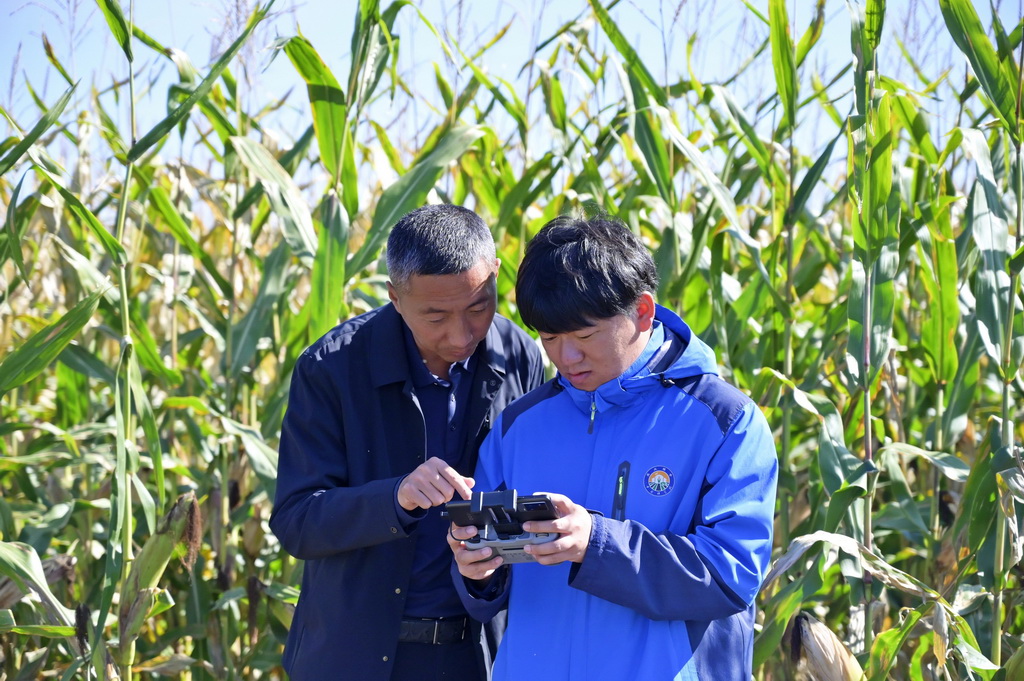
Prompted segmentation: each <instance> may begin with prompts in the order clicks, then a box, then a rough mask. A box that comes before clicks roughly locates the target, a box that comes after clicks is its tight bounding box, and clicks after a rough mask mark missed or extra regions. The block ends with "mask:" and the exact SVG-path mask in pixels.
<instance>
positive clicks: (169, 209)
mask: <svg viewBox="0 0 1024 681" xmlns="http://www.w3.org/2000/svg"><path fill="white" fill-rule="evenodd" d="M149 200H150V203H152V205H153V207H154V208H155V209H156V211H157V213H158V214H159V215H160V217H162V218H163V220H162V221H155V222H156V224H157V226H158V227H166V228H167V230H168V231H169V232H170V233H171V236H173V237H174V239H175V240H176V241H177V242H178V243H179V244H181V245H182V246H183V247H184V248H185V250H186V251H188V253H189V255H191V256H192V257H193V258H195V259H196V260H198V261H199V262H201V263H202V264H203V272H204V273H205V274H206V275H208V276H209V277H211V278H212V279H213V280H214V281H215V282H216V283H217V287H218V288H219V289H220V293H221V295H223V296H225V297H227V296H230V295H232V288H231V284H229V283H228V281H227V279H225V278H224V277H223V275H221V273H220V272H219V271H218V269H217V265H216V263H214V262H213V256H211V255H210V253H209V252H208V251H207V250H206V249H204V248H203V247H202V246H200V245H199V242H197V241H196V240H195V238H194V237H193V236H192V231H191V230H190V229H189V226H188V225H187V224H185V220H184V219H183V218H182V217H181V213H179V212H178V209H177V208H175V207H174V204H172V203H171V199H170V197H169V196H167V192H166V191H165V190H164V188H163V187H161V186H159V185H157V186H154V187H151V188H150V190H149Z"/></svg>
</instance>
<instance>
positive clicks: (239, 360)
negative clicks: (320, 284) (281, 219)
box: [226, 243, 288, 376]
mask: <svg viewBox="0 0 1024 681" xmlns="http://www.w3.org/2000/svg"><path fill="white" fill-rule="evenodd" d="M287 274H288V249H287V247H286V246H285V244H283V243H282V244H280V245H278V247H277V248H275V249H274V250H273V251H272V252H271V253H270V255H268V256H267V259H266V260H265V261H264V263H263V277H262V278H261V279H260V289H259V291H258V292H257V293H256V300H255V301H253V304H252V307H251V308H249V311H248V312H246V313H245V317H243V318H242V321H241V322H239V323H238V325H237V326H236V327H235V329H234V333H233V334H232V336H231V338H232V344H231V355H230V359H231V364H230V366H228V367H226V370H227V375H228V376H239V375H241V373H242V371H243V370H244V369H246V368H247V367H248V366H249V364H250V362H252V361H253V358H255V357H256V352H257V351H258V349H259V343H260V339H262V338H263V337H265V336H268V335H270V329H271V321H272V319H273V315H274V309H275V308H276V307H277V305H278V304H279V303H280V302H281V300H282V296H283V294H284V291H285V280H286V278H287Z"/></svg>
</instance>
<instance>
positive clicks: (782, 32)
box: [768, 0, 797, 127]
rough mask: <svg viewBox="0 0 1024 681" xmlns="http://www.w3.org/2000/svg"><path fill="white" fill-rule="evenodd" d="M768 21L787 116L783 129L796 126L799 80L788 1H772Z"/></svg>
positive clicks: (783, 106)
mask: <svg viewBox="0 0 1024 681" xmlns="http://www.w3.org/2000/svg"><path fill="white" fill-rule="evenodd" d="M768 20H769V22H770V28H771V30H770V36H771V44H772V68H773V69H774V71H775V86H776V88H777V89H778V92H779V100H780V102H781V104H782V111H783V113H784V114H785V119H784V123H783V127H785V126H794V125H796V100H797V79H796V64H795V59H794V57H793V39H792V38H791V37H790V34H789V16H788V15H787V14H786V0H771V2H770V3H769V5H768Z"/></svg>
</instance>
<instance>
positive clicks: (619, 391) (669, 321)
mask: <svg viewBox="0 0 1024 681" xmlns="http://www.w3.org/2000/svg"><path fill="white" fill-rule="evenodd" d="M655 310H656V311H655V316H654V318H655V319H656V320H658V321H659V322H661V323H662V324H663V325H664V328H665V331H666V334H667V332H668V331H671V332H672V333H674V334H675V336H676V338H677V339H678V341H681V342H682V343H681V344H682V345H683V349H682V351H681V352H680V350H679V347H678V344H677V343H673V342H672V341H668V342H669V344H670V347H666V348H661V349H659V350H658V351H656V352H655V353H654V354H653V356H649V357H650V358H649V360H648V366H649V367H651V366H659V367H660V366H664V365H665V364H666V360H669V362H668V364H669V365H668V366H666V367H665V369H664V370H661V371H659V372H658V373H657V374H655V373H652V371H651V370H650V369H649V368H647V367H644V368H640V369H639V370H637V367H635V366H634V367H630V368H629V369H627V370H626V372H624V373H623V375H621V376H618V377H616V378H614V379H612V380H610V381H607V382H606V383H604V384H602V385H600V386H598V387H597V389H596V390H594V391H593V392H586V391H583V390H579V389H578V388H574V387H573V386H572V384H571V383H569V381H568V380H566V378H565V377H564V376H562V375H561V374H558V376H557V381H558V384H559V385H560V386H561V387H562V388H563V389H564V390H565V392H566V393H567V394H568V395H569V397H570V399H572V401H573V403H575V404H576V406H577V407H578V408H579V409H580V410H582V411H583V412H588V411H590V409H591V405H593V406H594V408H595V410H596V411H598V412H603V411H605V410H607V409H610V408H611V407H613V406H619V407H624V406H628V405H630V404H632V403H633V402H635V401H637V400H639V399H640V398H641V397H642V395H643V393H644V392H646V391H647V390H651V389H654V388H655V387H662V383H661V376H662V375H663V376H665V377H667V378H685V377H687V376H693V375H697V374H705V373H711V374H713V373H717V371H716V368H715V363H714V362H715V357H714V352H713V351H712V350H711V348H709V347H708V346H707V345H705V344H704V343H703V342H702V341H701V340H700V339H699V338H697V336H696V335H694V333H693V332H692V331H691V330H690V327H689V326H688V325H687V324H686V322H684V321H683V320H682V319H681V318H680V317H679V316H678V315H677V314H675V313H674V312H672V311H671V310H669V309H667V308H665V307H662V306H661V305H658V306H657V307H656V308H655ZM652 340H653V336H652ZM666 353H667V354H668V355H676V356H675V358H674V360H672V358H671V357H666V356H664V355H665V354H666Z"/></svg>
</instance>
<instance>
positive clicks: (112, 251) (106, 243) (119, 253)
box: [36, 166, 128, 265]
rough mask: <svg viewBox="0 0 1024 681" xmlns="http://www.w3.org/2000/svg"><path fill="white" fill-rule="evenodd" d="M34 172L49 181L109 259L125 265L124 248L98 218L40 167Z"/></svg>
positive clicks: (126, 255)
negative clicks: (97, 240)
mask: <svg viewBox="0 0 1024 681" xmlns="http://www.w3.org/2000/svg"><path fill="white" fill-rule="evenodd" d="M36 172H38V173H39V174H40V175H42V176H43V177H44V178H46V179H47V180H49V182H50V184H52V185H53V187H54V189H56V190H57V192H58V193H59V194H60V195H61V197H62V198H63V199H64V202H65V204H66V206H67V209H68V210H69V211H71V214H72V215H73V216H74V217H75V219H77V220H78V222H79V224H81V225H83V226H85V227H88V228H89V231H91V232H92V233H93V235H94V236H95V237H96V238H97V239H99V242H100V245H102V246H103V250H104V251H106V252H107V255H109V256H110V259H111V260H113V261H114V262H115V263H116V264H118V265H125V264H127V262H128V254H127V253H125V251H124V247H123V246H121V244H120V243H118V241H117V239H115V238H114V235H113V234H111V233H110V231H109V230H108V229H107V228H106V227H105V226H104V225H103V223H102V222H100V221H99V218H97V217H96V215H95V214H93V212H92V211H91V210H89V209H88V208H87V207H86V206H85V204H83V203H82V201H81V199H79V198H78V196H77V195H75V194H74V193H73V192H71V191H70V190H69V189H68V188H67V187H65V186H64V185H63V184H61V183H60V182H59V181H58V180H57V178H55V177H54V176H53V175H51V174H50V173H48V172H46V171H45V170H43V169H42V167H40V166H36Z"/></svg>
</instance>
